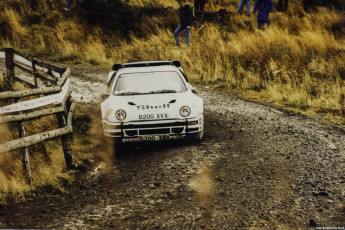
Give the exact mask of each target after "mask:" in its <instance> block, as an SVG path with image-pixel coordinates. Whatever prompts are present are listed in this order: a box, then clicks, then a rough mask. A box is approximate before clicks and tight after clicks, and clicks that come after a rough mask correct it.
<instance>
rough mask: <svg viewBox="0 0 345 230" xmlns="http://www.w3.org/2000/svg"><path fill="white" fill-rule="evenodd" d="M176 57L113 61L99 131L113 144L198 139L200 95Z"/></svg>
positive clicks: (201, 115)
mask: <svg viewBox="0 0 345 230" xmlns="http://www.w3.org/2000/svg"><path fill="white" fill-rule="evenodd" d="M180 66H181V63H180V62H179V61H156V62H134V63H125V64H115V65H114V66H113V71H111V72H110V73H109V75H108V84H107V87H108V90H107V93H106V96H107V99H106V100H105V101H104V102H102V104H101V109H102V122H103V130H104V135H105V136H109V137H113V139H114V140H115V141H116V142H121V143H122V142H142V141H161V140H174V139H189V140H201V138H202V136H203V133H204V107H203V100H202V98H200V97H198V96H197V95H195V93H196V89H195V88H193V87H192V86H191V85H190V84H189V83H188V81H187V78H186V76H185V74H184V73H183V70H182V69H181V67H180Z"/></svg>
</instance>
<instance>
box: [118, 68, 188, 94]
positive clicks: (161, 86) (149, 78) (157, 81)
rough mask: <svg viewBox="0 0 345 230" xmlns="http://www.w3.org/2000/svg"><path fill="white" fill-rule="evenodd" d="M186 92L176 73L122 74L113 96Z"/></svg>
mask: <svg viewBox="0 0 345 230" xmlns="http://www.w3.org/2000/svg"><path fill="white" fill-rule="evenodd" d="M186 90H187V88H186V86H185V84H184V82H183V80H182V79H181V77H180V75H179V74H178V73H177V72H174V71H170V72H167V71H166V72H146V73H128V74H122V75H120V76H119V78H118V79H117V81H116V85H115V89H114V95H139V94H154V93H180V92H185V91H186Z"/></svg>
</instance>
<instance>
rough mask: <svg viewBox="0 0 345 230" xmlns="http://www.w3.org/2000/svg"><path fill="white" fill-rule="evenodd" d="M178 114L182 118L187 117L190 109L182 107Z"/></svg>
mask: <svg viewBox="0 0 345 230" xmlns="http://www.w3.org/2000/svg"><path fill="white" fill-rule="evenodd" d="M180 114H181V116H182V117H188V116H189V114H190V108H189V107H188V106H182V107H181V109H180Z"/></svg>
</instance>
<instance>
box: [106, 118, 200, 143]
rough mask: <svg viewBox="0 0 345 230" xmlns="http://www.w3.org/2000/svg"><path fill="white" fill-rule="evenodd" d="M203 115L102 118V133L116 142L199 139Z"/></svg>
mask: <svg viewBox="0 0 345 230" xmlns="http://www.w3.org/2000/svg"><path fill="white" fill-rule="evenodd" d="M203 122H204V121H203V115H201V116H199V117H195V118H189V119H174V120H151V121H132V122H123V123H121V122H115V123H112V122H108V121H106V120H103V131H104V135H105V136H108V137H112V138H113V139H114V140H115V141H116V142H120V143H125V142H146V141H166V140H181V139H187V140H200V139H201V138H202V135H203V127H204V125H203Z"/></svg>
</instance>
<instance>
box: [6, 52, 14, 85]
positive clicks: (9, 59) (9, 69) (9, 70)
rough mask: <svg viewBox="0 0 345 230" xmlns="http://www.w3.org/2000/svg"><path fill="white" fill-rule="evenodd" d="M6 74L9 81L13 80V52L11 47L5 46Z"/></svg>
mask: <svg viewBox="0 0 345 230" xmlns="http://www.w3.org/2000/svg"><path fill="white" fill-rule="evenodd" d="M5 64H6V75H7V79H8V80H9V81H10V82H13V81H14V52H13V49H12V48H5Z"/></svg>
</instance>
